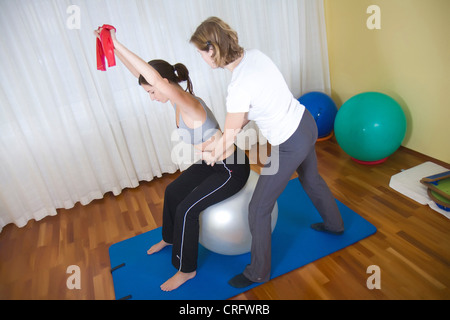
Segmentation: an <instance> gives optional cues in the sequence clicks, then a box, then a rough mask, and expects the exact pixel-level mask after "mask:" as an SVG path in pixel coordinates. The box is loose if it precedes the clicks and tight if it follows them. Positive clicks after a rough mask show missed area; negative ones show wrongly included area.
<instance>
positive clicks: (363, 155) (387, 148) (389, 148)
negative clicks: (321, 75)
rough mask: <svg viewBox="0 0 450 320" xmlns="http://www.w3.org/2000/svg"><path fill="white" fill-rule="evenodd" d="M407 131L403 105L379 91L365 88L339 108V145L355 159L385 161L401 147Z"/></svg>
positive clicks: (368, 161) (337, 138) (335, 124)
mask: <svg viewBox="0 0 450 320" xmlns="http://www.w3.org/2000/svg"><path fill="white" fill-rule="evenodd" d="M405 133H406V117H405V114H404V113H403V110H402V108H401V107H400V105H399V104H398V103H397V102H396V101H395V100H394V99H392V98H391V97H389V96H387V95H385V94H383V93H379V92H364V93H360V94H357V95H356V96H354V97H352V98H350V99H349V100H347V101H346V102H345V103H344V104H343V105H342V106H341V108H340V109H339V110H338V113H337V115H336V119H335V122H334V134H335V136H336V140H337V142H338V144H339V146H340V147H341V148H342V149H343V150H344V151H345V153H347V154H348V155H350V156H351V157H352V158H353V160H355V161H357V162H360V163H364V164H376V163H380V162H383V161H385V160H386V159H387V157H389V156H390V155H391V154H392V153H394V152H395V151H396V150H397V149H398V147H400V145H401V143H402V141H403V139H404V138H405Z"/></svg>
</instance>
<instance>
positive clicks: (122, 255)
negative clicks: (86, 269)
mask: <svg viewBox="0 0 450 320" xmlns="http://www.w3.org/2000/svg"><path fill="white" fill-rule="evenodd" d="M336 202H337V204H338V206H339V209H340V211H341V214H342V217H343V219H344V224H345V232H344V234H343V235H341V236H336V235H331V234H326V233H323V232H318V231H314V230H313V229H311V227H310V225H311V224H312V223H315V222H320V221H321V218H320V216H319V214H318V213H317V210H316V209H315V208H314V206H313V205H312V203H311V201H310V200H309V198H308V196H307V195H306V194H305V192H304V191H303V188H302V187H301V184H300V182H299V181H298V179H294V180H291V181H289V183H288V185H287V187H286V189H285V190H284V191H283V193H282V194H281V196H280V197H279V198H278V212H279V214H278V221H277V225H276V227H275V230H274V231H273V234H272V276H271V278H272V279H273V278H275V277H278V276H280V275H282V274H285V273H287V272H289V271H292V270H295V269H297V268H300V267H302V266H304V265H306V264H308V263H310V262H312V261H315V260H317V259H320V258H322V257H325V256H327V255H329V254H331V253H333V252H335V251H337V250H340V249H342V248H345V247H347V246H349V245H351V244H354V243H356V242H358V241H360V240H362V239H364V238H366V237H368V236H369V235H371V234H373V233H375V232H376V228H375V227H374V226H373V225H372V224H371V223H369V222H368V221H367V220H365V219H363V218H362V217H361V216H359V215H358V214H357V213H355V212H354V211H353V210H351V209H350V208H348V207H346V206H345V205H344V204H342V203H341V202H339V201H338V200H336ZM160 240H161V228H157V229H154V230H151V231H149V232H146V233H143V234H141V235H138V236H136V237H133V238H130V239H127V240H124V241H121V242H119V243H116V244H114V245H112V246H111V247H110V248H109V255H110V261H111V268H112V269H113V271H112V276H113V282H114V291H115V295H116V299H122V298H127V299H128V298H130V299H139V300H143V299H150V300H197V299H199V300H216V299H220V300H223V299H228V298H231V297H233V296H235V295H237V294H239V293H242V292H245V291H247V290H249V289H251V288H253V287H256V286H258V285H259V284H254V285H252V286H250V287H247V288H243V289H236V288H233V287H231V286H230V285H229V284H228V283H227V282H228V280H229V279H231V278H232V277H233V276H235V275H236V274H239V273H241V272H242V271H243V270H244V268H245V266H246V265H247V264H249V263H250V253H247V254H241V255H238V256H225V255H220V254H217V253H214V252H211V251H209V250H208V249H206V248H204V247H203V246H201V245H200V246H199V255H198V268H197V275H196V277H195V278H194V279H192V280H189V281H187V282H186V283H185V284H183V285H182V286H180V287H179V288H178V289H176V290H174V291H171V292H164V291H162V290H161V289H160V285H161V284H162V283H164V282H165V281H166V280H167V279H169V278H170V277H171V276H173V275H174V274H175V272H176V271H177V270H176V269H175V268H174V267H173V266H172V264H171V251H172V247H171V246H168V247H166V248H164V249H163V250H161V251H160V252H158V253H156V254H153V255H147V250H148V248H150V246H151V245H153V244H154V243H156V242H159V241H160ZM120 265H122V266H121V267H118V268H116V269H114V268H115V267H117V266H120Z"/></svg>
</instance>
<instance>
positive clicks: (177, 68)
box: [138, 60, 194, 94]
mask: <svg viewBox="0 0 450 320" xmlns="http://www.w3.org/2000/svg"><path fill="white" fill-rule="evenodd" d="M148 64H149V65H150V66H152V67H153V68H154V69H155V70H156V71H157V72H158V73H159V74H160V75H161V77H163V78H166V79H167V80H169V82H172V83H180V82H183V81H186V82H187V85H186V90H185V91H186V92H189V93H190V94H194V89H193V85H192V81H191V78H189V71H188V69H187V68H186V66H185V65H184V64H182V63H177V64H175V65H174V66H172V65H171V64H170V63H168V62H167V61H164V60H151V61H149V62H148ZM138 81H139V85H143V84H147V85H148V84H149V83H148V82H147V80H145V78H144V77H143V76H142V75H140V76H139V79H138Z"/></svg>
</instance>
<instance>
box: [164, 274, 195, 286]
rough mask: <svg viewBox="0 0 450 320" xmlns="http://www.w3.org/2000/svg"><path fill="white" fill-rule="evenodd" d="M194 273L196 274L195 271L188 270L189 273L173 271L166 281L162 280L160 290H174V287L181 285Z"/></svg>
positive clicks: (193, 275) (192, 276)
mask: <svg viewBox="0 0 450 320" xmlns="http://www.w3.org/2000/svg"><path fill="white" fill-rule="evenodd" d="M196 274H197V271H193V272H189V273H185V272H181V271H178V272H177V273H175V275H174V276H173V277H172V278H170V279H169V280H167V281H166V282H164V283H163V284H162V285H161V290H162V291H172V290H175V289H176V288H178V287H179V286H181V285H182V284H183V283H185V282H186V281H188V280H190V279H192V278H194V277H195V275H196Z"/></svg>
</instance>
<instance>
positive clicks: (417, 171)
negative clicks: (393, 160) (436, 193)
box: [389, 161, 450, 219]
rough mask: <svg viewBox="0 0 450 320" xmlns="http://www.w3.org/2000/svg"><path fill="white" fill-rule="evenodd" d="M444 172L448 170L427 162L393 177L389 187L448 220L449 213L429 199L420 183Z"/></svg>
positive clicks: (425, 189) (425, 188)
mask: <svg viewBox="0 0 450 320" xmlns="http://www.w3.org/2000/svg"><path fill="white" fill-rule="evenodd" d="M445 171H448V169H447V168H445V167H443V166H440V165H438V164H435V163H433V162H430V161H427V162H424V163H422V164H420V165H418V166H415V167H412V168H409V169H407V170H404V171H402V172H400V173H397V174H395V175H393V176H392V177H391V180H390V182H389V187H391V188H392V189H394V190H396V191H397V192H399V193H401V194H403V195H405V196H407V197H408V198H410V199H413V200H414V201H416V202H418V203H420V204H423V205H428V206H430V208H431V209H433V210H434V211H437V212H439V213H440V214H442V215H444V216H445V217H447V218H448V219H450V212H448V211H446V210H443V209H441V208H439V207H438V206H437V204H436V203H435V202H434V201H433V200H432V199H431V198H430V197H429V195H428V190H427V187H426V186H425V185H424V184H422V183H421V182H420V181H421V180H422V179H423V178H425V177H429V176H432V175H436V174H440V173H442V172H445Z"/></svg>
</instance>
